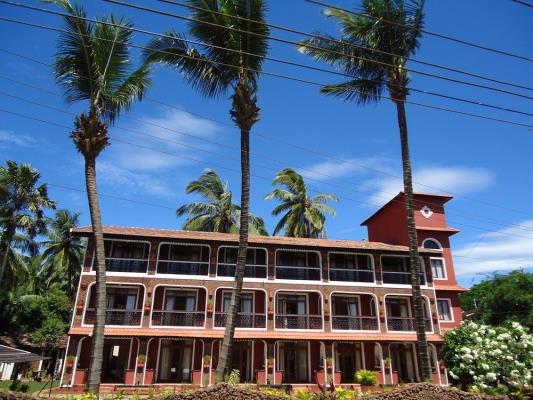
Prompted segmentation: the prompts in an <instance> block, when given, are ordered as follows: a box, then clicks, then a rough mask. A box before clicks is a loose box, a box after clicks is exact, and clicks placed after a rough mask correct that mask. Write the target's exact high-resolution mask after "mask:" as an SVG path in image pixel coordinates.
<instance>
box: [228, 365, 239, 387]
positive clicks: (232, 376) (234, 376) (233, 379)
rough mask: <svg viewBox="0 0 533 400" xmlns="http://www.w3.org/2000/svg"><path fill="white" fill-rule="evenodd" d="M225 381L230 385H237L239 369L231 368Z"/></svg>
mask: <svg viewBox="0 0 533 400" xmlns="http://www.w3.org/2000/svg"><path fill="white" fill-rule="evenodd" d="M226 381H227V382H228V384H230V385H238V384H239V383H240V382H241V371H239V370H238V369H232V370H231V372H230V373H229V375H228V379H226Z"/></svg>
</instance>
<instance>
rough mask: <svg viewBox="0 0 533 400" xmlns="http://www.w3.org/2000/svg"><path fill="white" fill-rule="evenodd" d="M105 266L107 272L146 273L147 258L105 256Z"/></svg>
mask: <svg viewBox="0 0 533 400" xmlns="http://www.w3.org/2000/svg"><path fill="white" fill-rule="evenodd" d="M105 267H106V271H107V272H131V273H146V270H147V269H148V260H135V259H131V258H111V257H107V258H106V259H105Z"/></svg>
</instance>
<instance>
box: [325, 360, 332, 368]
mask: <svg viewBox="0 0 533 400" xmlns="http://www.w3.org/2000/svg"><path fill="white" fill-rule="evenodd" d="M326 367H327V369H331V368H333V358H332V357H326Z"/></svg>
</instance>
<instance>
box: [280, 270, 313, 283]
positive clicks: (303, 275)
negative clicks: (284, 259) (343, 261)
mask: <svg viewBox="0 0 533 400" xmlns="http://www.w3.org/2000/svg"><path fill="white" fill-rule="evenodd" d="M276 279H290V280H299V281H302V280H305V281H319V280H320V268H319V267H292V266H291V267H287V266H277V267H276Z"/></svg>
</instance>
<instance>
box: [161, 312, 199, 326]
mask: <svg viewBox="0 0 533 400" xmlns="http://www.w3.org/2000/svg"><path fill="white" fill-rule="evenodd" d="M204 322H205V312H204V311H174V310H158V311H153V312H152V325H156V326H188V327H203V326H204Z"/></svg>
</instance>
